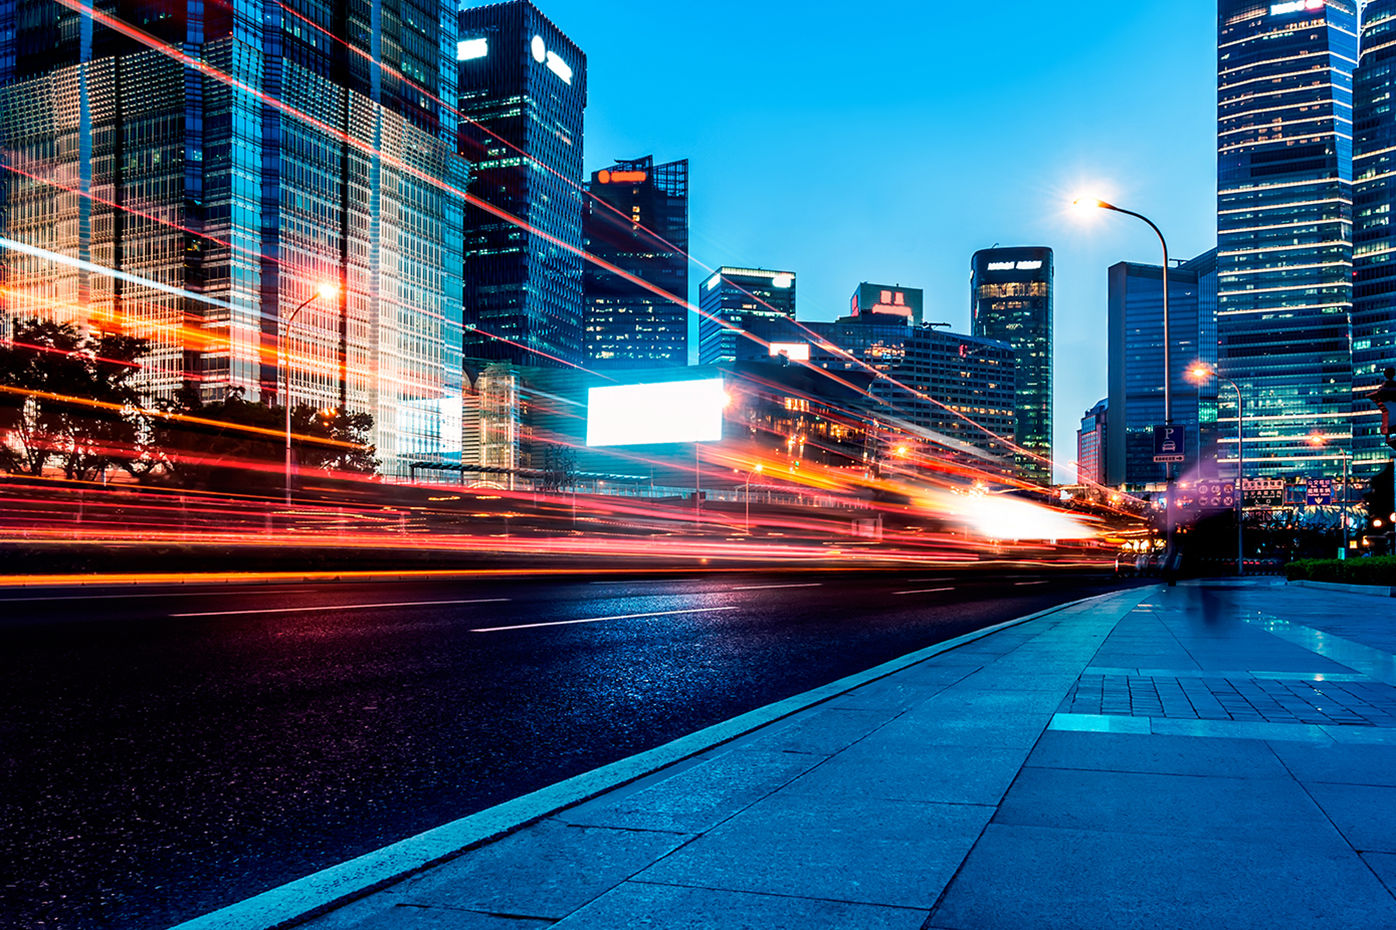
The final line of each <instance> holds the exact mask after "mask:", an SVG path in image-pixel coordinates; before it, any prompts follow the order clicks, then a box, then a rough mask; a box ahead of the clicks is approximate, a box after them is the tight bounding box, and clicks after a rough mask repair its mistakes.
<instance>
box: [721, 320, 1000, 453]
mask: <svg viewBox="0 0 1396 930" xmlns="http://www.w3.org/2000/svg"><path fill="white" fill-rule="evenodd" d="M749 331H750V332H751V334H752V335H754V336H757V337H759V341H754V340H749V339H744V340H742V342H741V343H739V346H738V351H739V355H738V358H739V360H752V361H755V360H758V359H761V358H763V357H765V358H766V359H767V360H769V358H771V357H777V358H778V357H780V356H785V357H786V358H787V359H788V360H789V363H790V364H791V365H792V367H793V366H794V363H798V362H807V363H808V365H809V367H811V368H819V369H823V370H825V371H828V372H830V373H831V374H833V375H835V377H837V378H846V377H848V376H849V375H853V374H859V373H863V374H870V375H873V376H874V380H873V382H872V385H871V387H870V389H869V390H870V393H871V394H872V396H873V397H874V398H876V399H877V400H879V401H881V404H880V405H879V406H878V407H877V408H875V409H876V411H877V413H878V415H879V416H880V417H882V418H883V419H884V420H885V421H886V422H889V423H895V424H897V425H898V426H899V427H902V428H905V429H907V430H909V431H910V432H914V433H916V434H918V435H920V436H921V437H922V438H923V439H925V440H926V441H927V442H929V443H930V444H931V445H932V446H934V447H936V450H937V454H938V455H940V456H941V457H943V458H945V459H947V460H955V461H961V462H963V463H965V464H972V465H974V466H975V467H977V468H980V469H984V470H987V471H991V472H993V473H996V474H1003V473H1005V471H1009V472H1011V471H1012V464H1011V463H1012V462H1013V451H1012V442H1013V431H1014V399H1015V392H1014V378H1015V374H1014V373H1015V363H1014V354H1013V349H1012V347H1011V346H1009V345H1008V344H1007V343H1004V342H999V341H997V340H992V339H981V338H978V337H975V336H965V335H960V334H957V333H951V332H945V331H942V330H938V329H935V328H933V327H929V326H911V325H910V324H909V323H908V322H907V320H906V319H904V318H901V317H898V316H896V315H884V314H860V315H859V316H856V317H854V316H848V317H844V318H842V319H840V320H837V321H835V322H832V323H823V322H802V323H796V322H795V321H793V320H788V319H762V320H754V321H752V322H751V323H750V324H749ZM831 380H832V379H831ZM1005 463H1007V466H1008V467H1007V468H1005Z"/></svg>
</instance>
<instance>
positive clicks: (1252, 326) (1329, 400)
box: [1217, 0, 1357, 477]
mask: <svg viewBox="0 0 1396 930" xmlns="http://www.w3.org/2000/svg"><path fill="white" fill-rule="evenodd" d="M1217 28H1218V42H1217V277H1218V283H1217V289H1218V293H1217V300H1218V321H1217V330H1218V338H1219V341H1220V349H1219V352H1220V357H1219V359H1218V365H1219V368H1220V371H1221V374H1222V375H1223V376H1225V377H1228V378H1231V379H1233V380H1235V381H1237V382H1238V383H1240V384H1241V385H1242V388H1243V389H1245V390H1246V391H1247V394H1248V396H1247V398H1246V401H1247V410H1246V426H1247V433H1248V435H1247V443H1246V470H1247V474H1248V475H1250V476H1253V477H1289V476H1292V475H1296V474H1301V473H1308V472H1310V471H1311V470H1312V460H1313V451H1312V447H1311V446H1310V445H1309V444H1308V442H1307V437H1308V436H1309V435H1310V434H1312V433H1314V432H1322V433H1324V434H1325V435H1327V436H1329V437H1330V438H1332V439H1335V440H1337V441H1338V442H1340V443H1341V445H1342V446H1343V447H1346V446H1347V444H1348V440H1349V436H1350V431H1351V423H1350V420H1349V416H1350V413H1351V410H1352V403H1351V398H1352V348H1351V343H1350V339H1351V335H1352V334H1351V328H1350V320H1349V313H1350V309H1351V301H1352V260H1353V253H1352V155H1353V151H1352V116H1353V112H1352V72H1353V67H1354V65H1355V64H1356V57H1357V9H1356V4H1355V2H1354V0H1291V2H1284V3H1258V2H1256V0H1220V3H1219V4H1218V23H1217ZM1234 413H1235V411H1234V402H1228V401H1225V400H1224V401H1223V405H1222V418H1223V419H1227V418H1228V415H1230V418H1232V419H1233V421H1234ZM1322 470H1323V471H1324V472H1326V473H1327V474H1330V475H1332V474H1334V473H1338V472H1341V465H1340V463H1339V462H1338V460H1336V459H1335V460H1334V461H1333V462H1331V463H1329V467H1326V468H1324V469H1322Z"/></svg>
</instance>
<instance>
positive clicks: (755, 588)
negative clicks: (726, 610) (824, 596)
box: [717, 581, 824, 594]
mask: <svg viewBox="0 0 1396 930" xmlns="http://www.w3.org/2000/svg"><path fill="white" fill-rule="evenodd" d="M822 587H824V582H822V581H815V582H811V583H809V584H748V585H742V586H741V587H740V588H726V589H725V590H727V591H765V590H767V589H768V588H822ZM717 593H719V594H721V593H722V592H721V591H719V592H717Z"/></svg>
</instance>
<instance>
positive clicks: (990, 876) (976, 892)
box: [926, 824, 1396, 930]
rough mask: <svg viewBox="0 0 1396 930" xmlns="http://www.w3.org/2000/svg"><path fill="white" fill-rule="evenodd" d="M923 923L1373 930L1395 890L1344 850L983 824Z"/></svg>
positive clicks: (1007, 927) (1382, 923)
mask: <svg viewBox="0 0 1396 930" xmlns="http://www.w3.org/2000/svg"><path fill="white" fill-rule="evenodd" d="M926 926H927V927H928V928H947V930H948V928H953V930H1023V928H1027V927H1031V928H1033V930H1058V928H1059V930H1196V928H1199V927H1226V928H1228V930H1274V928H1276V927H1303V926H1319V927H1323V928H1324V930H1372V928H1374V927H1393V926H1396V899H1393V898H1392V896H1391V894H1390V893H1389V892H1388V891H1387V890H1386V888H1385V887H1383V886H1382V884H1381V882H1380V881H1378V880H1377V878H1376V876H1375V875H1373V874H1372V871H1371V870H1370V869H1369V868H1368V867H1367V865H1366V864H1365V863H1363V862H1362V860H1361V859H1359V858H1358V856H1357V855H1356V854H1355V853H1353V852H1352V851H1351V850H1345V851H1333V850H1331V849H1326V848H1325V849H1314V848H1311V847H1309V846H1307V845H1306V844H1304V843H1303V842H1295V841H1290V842H1286V843H1284V844H1276V845H1272V846H1265V845H1259V844H1255V843H1236V842H1223V841H1218V840H1199V839H1196V838H1191V837H1187V838H1184V837H1164V836H1149V837H1143V836H1138V835H1130V834H1124V833H1094V832H1088V831H1078V830H1056V829H1050V828H1044V827H1020V826H1000V825H994V824H991V825H990V826H989V827H988V828H986V829H985V831H984V835H983V837H982V838H981V839H980V841H979V842H978V843H977V844H976V845H975V848H974V850H973V852H971V853H970V856H969V858H968V860H967V861H966V862H965V864H964V866H963V867H962V868H961V869H960V872H959V874H958V875H956V877H955V880H954V882H952V883H951V885H950V887H949V888H948V889H947V890H946V893H945V897H944V898H943V899H942V901H941V902H940V904H939V906H938V907H937V908H936V910H935V912H934V913H933V914H932V915H931V919H930V920H929V921H928V922H927V924H926Z"/></svg>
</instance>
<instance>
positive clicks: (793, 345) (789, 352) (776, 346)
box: [770, 342, 809, 362]
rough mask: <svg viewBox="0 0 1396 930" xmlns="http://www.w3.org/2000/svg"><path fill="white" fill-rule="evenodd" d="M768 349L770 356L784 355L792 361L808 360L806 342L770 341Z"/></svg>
mask: <svg viewBox="0 0 1396 930" xmlns="http://www.w3.org/2000/svg"><path fill="white" fill-rule="evenodd" d="M770 351H771V357H772V358H775V357H778V356H781V355H784V356H785V357H786V358H788V359H790V360H791V361H792V362H808V361H809V343H808V342H773V343H771V346H770Z"/></svg>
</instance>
